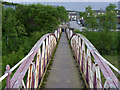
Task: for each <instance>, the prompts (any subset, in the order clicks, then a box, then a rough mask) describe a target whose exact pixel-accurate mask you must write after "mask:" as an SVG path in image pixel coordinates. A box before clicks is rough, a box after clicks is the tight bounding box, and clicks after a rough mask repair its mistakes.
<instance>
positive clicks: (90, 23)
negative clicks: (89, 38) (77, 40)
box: [84, 6, 98, 30]
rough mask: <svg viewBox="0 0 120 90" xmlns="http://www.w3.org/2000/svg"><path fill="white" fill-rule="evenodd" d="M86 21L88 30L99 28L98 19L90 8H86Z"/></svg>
mask: <svg viewBox="0 0 120 90" xmlns="http://www.w3.org/2000/svg"><path fill="white" fill-rule="evenodd" d="M84 20H85V26H86V27H87V28H88V29H92V30H95V29H97V27H98V24H97V19H96V17H95V14H94V11H93V10H92V8H91V7H90V6H88V7H86V10H85V15H84Z"/></svg>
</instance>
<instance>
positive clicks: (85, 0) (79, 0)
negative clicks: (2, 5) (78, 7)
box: [3, 0, 120, 2]
mask: <svg viewBox="0 0 120 90" xmlns="http://www.w3.org/2000/svg"><path fill="white" fill-rule="evenodd" d="M3 1H8V2H118V1H120V0H3Z"/></svg>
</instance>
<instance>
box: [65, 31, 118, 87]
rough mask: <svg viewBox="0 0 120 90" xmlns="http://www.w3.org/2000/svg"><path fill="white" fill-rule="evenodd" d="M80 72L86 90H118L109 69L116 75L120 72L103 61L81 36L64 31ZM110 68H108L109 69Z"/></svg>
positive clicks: (116, 81)
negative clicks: (88, 89)
mask: <svg viewBox="0 0 120 90" xmlns="http://www.w3.org/2000/svg"><path fill="white" fill-rule="evenodd" d="M66 33H67V36H68V38H69V40H70V44H71V47H72V49H73V52H74V55H75V58H76V60H77V63H78V64H79V67H80V71H81V72H82V76H83V78H84V81H85V82H86V85H87V87H88V88H117V89H119V88H120V83H119V80H118V78H117V77H116V75H115V74H114V73H113V71H112V70H111V68H112V69H113V70H115V71H116V72H117V73H118V75H120V71H119V70H118V69H117V68H116V67H114V66H113V65H112V64H110V63H109V62H108V61H107V60H106V59H104V58H103V57H102V56H101V55H100V54H99V52H98V51H97V49H96V48H95V47H94V46H93V45H92V44H91V43H90V41H89V40H88V39H87V38H85V37H84V36H83V35H81V34H78V33H76V34H74V33H73V32H72V30H69V29H67V30H66ZM109 66H110V67H111V68H110V67H109Z"/></svg>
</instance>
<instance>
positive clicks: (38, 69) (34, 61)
mask: <svg viewBox="0 0 120 90" xmlns="http://www.w3.org/2000/svg"><path fill="white" fill-rule="evenodd" d="M60 33H61V28H58V30H55V32H54V33H49V34H46V35H44V36H43V37H42V38H40V40H38V42H37V43H36V44H35V45H34V47H33V48H32V49H31V50H30V52H29V53H28V55H27V56H26V57H24V58H23V59H22V60H21V61H20V62H18V63H17V64H16V65H15V66H14V67H12V68H11V69H10V66H9V65H7V66H6V72H5V74H4V75H3V76H2V77H1V78H0V82H2V80H4V79H5V78H6V88H38V87H39V85H40V84H41V82H42V79H43V77H44V74H45V71H46V67H47V65H48V64H49V62H50V57H51V55H52V52H53V50H54V48H55V46H56V44H57V40H58V39H59V38H60ZM16 69H17V70H16ZM14 70H16V72H15V73H14V75H13V76H12V78H10V76H11V73H12V72H13V71H14Z"/></svg>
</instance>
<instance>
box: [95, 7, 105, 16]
mask: <svg viewBox="0 0 120 90" xmlns="http://www.w3.org/2000/svg"><path fill="white" fill-rule="evenodd" d="M94 11H95V17H96V16H97V15H99V14H105V13H106V11H105V10H102V9H101V8H100V10H94Z"/></svg>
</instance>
